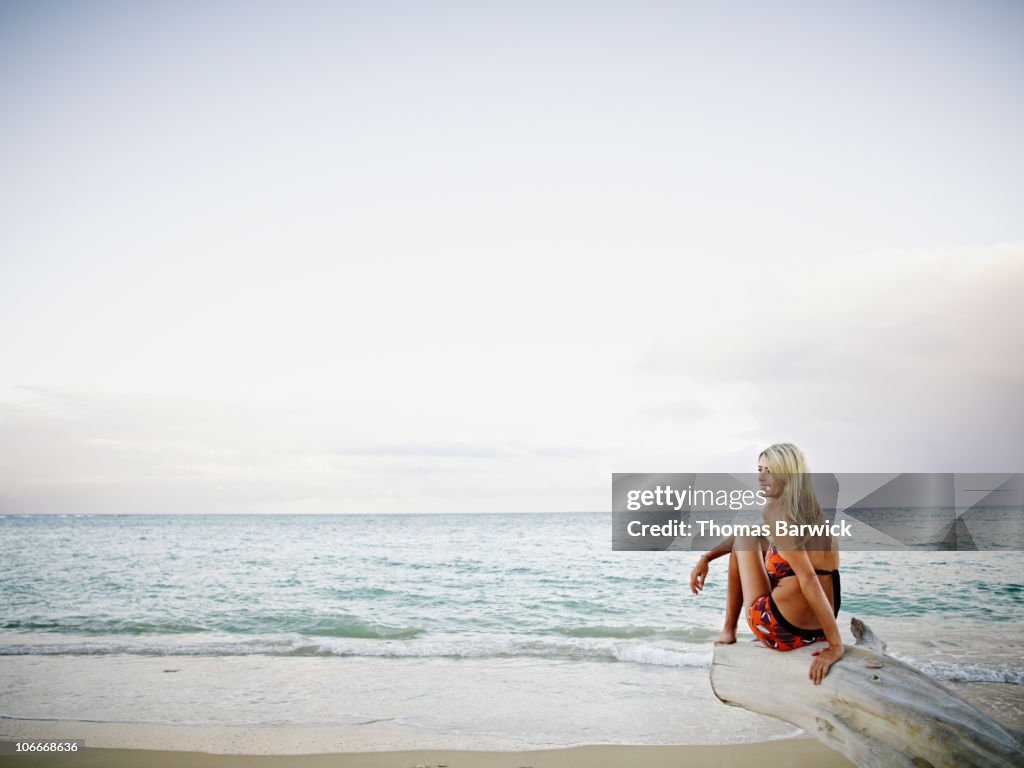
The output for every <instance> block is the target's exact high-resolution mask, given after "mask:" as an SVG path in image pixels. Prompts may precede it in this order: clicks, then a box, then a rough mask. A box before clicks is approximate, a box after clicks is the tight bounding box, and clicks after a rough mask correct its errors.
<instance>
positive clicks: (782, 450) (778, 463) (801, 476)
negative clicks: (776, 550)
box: [761, 443, 825, 546]
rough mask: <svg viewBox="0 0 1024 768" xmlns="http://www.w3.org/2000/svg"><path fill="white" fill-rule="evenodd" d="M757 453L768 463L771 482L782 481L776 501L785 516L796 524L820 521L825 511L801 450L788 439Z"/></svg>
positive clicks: (816, 523) (798, 543) (823, 517)
mask: <svg viewBox="0 0 1024 768" xmlns="http://www.w3.org/2000/svg"><path fill="white" fill-rule="evenodd" d="M761 456H764V460H765V464H767V465H768V471H769V472H770V473H771V475H772V482H774V483H779V484H781V485H782V492H781V493H780V494H779V505H780V506H781V508H782V513H783V515H784V517H785V519H786V520H787V521H788V522H790V523H795V524H796V525H804V524H807V525H820V524H821V523H824V522H825V514H824V512H822V511H821V504H820V503H818V495H817V494H816V493H815V492H814V486H813V485H812V484H811V474H810V469H808V467H807V459H806V458H805V457H804V453H803V451H801V450H800V449H799V448H797V447H796V446H795V445H793V444H792V443H776V444H775V445H770V446H768V447H767V448H765V449H764V450H763V451H761ZM810 538H811V536H804V537H802V538H801V539H799V541H798V542H797V546H803V545H804V544H805V543H807V541H808V539H810ZM814 538H817V537H814Z"/></svg>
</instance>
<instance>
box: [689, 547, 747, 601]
mask: <svg viewBox="0 0 1024 768" xmlns="http://www.w3.org/2000/svg"><path fill="white" fill-rule="evenodd" d="M735 541H736V537H735V536H730V537H729V538H728V539H722V541H720V542H718V543H717V544H716V545H715V546H713V547H712V548H711V551H710V552H709V553H707V554H706V555H701V556H700V559H699V560H698V561H697V564H696V565H695V566H693V570H692V571H690V591H691V592H693V594H695V595H696V594H698V593H699V592H700V591H701V590H702V589H704V580H705V579H706V578H707V577H708V564H709V563H710V562H711V561H712V560H714V559H715V558H716V557H721V556H722V555H724V554H726V553H728V552H732V545H733V543H734V542H735Z"/></svg>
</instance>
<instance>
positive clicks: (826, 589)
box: [690, 443, 845, 685]
mask: <svg viewBox="0 0 1024 768" xmlns="http://www.w3.org/2000/svg"><path fill="white" fill-rule="evenodd" d="M757 472H758V485H759V487H760V488H761V490H762V491H763V492H764V495H765V496H766V497H767V499H768V503H767V504H765V508H764V512H763V519H764V522H765V523H766V524H767V525H768V526H769V530H771V531H775V530H776V526H775V523H776V521H779V520H783V521H785V522H786V523H787V524H796V525H805V524H809V525H817V524H821V523H824V522H825V516H824V514H823V513H822V511H821V505H820V504H819V503H818V499H817V497H816V495H815V493H814V488H813V487H812V486H811V482H810V474H809V472H808V469H807V461H806V459H805V458H804V455H803V453H802V452H801V451H800V449H799V448H797V447H796V446H795V445H792V444H790V443H777V444H775V445H773V446H771V447H769V448H766V449H765V450H764V451H763V452H762V453H761V455H760V456H759V457H758V460H757ZM808 544H810V545H811V546H810V547H808V546H807V545H808ZM725 554H728V555H729V580H728V590H727V592H728V596H727V598H726V607H725V626H724V627H723V629H722V634H721V635H719V636H718V639H717V640H716V641H715V642H716V643H735V642H736V624H737V622H738V621H739V617H740V610H741V608H744V607H745V608H746V619H747V623H748V625H749V626H750V629H751V631H752V632H753V633H754V635H755V637H757V639H758V640H760V641H761V642H762V643H763V644H764V645H765V646H767V647H768V648H771V649H773V650H776V651H790V650H792V649H794V648H800V647H801V646H804V645H810V644H811V643H815V642H818V641H819V640H826V641H827V642H828V647H827V648H820V649H818V650H815V651H814V652H813V653H812V654H811V655H812V656H814V657H815V658H814V661H813V662H811V669H810V672H809V673H808V677H810V678H811V680H812V681H813V682H814V684H815V685H817V684H818V683H820V682H821V680H822V678H823V677H825V675H827V674H828V670H829V667H831V666H832V665H833V664H835V663H836V662H837V661H838V660H839V659H841V658H842V657H843V653H844V652H845V649H844V648H843V641H842V638H841V637H840V634H839V625H838V624H836V616H838V615H839V603H840V599H841V595H840V585H839V550H838V548H836V546H835V543H834V541H833V540H832V538H831V537H830V536H827V535H826V536H825V537H817V538H815V539H813V540H811V539H809V538H808V537H801V538H799V539H797V538H792V537H789V536H772V537H771V538H770V539H765V538H764V537H760V538H758V537H736V536H730V537H729V538H728V539H726V540H724V541H723V542H722V543H721V544H719V545H718V546H716V547H715V548H714V549H712V550H711V551H710V552H709V553H707V554H705V555H701V557H700V560H698V561H697V565H696V567H694V569H693V571H692V572H691V573H690V590H691V591H692V592H693V593H694V594H698V593H699V592H700V590H701V589H703V588H704V581H705V579H706V578H707V574H708V564H709V563H710V562H711V561H712V560H714V559H715V558H717V557H720V556H721V555H725ZM789 577H794V578H789Z"/></svg>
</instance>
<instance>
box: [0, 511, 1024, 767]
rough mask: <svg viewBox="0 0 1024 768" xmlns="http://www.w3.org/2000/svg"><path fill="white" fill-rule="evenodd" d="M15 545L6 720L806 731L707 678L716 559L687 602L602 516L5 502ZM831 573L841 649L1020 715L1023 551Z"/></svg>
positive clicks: (866, 555) (860, 560)
mask: <svg viewBox="0 0 1024 768" xmlns="http://www.w3.org/2000/svg"><path fill="white" fill-rule="evenodd" d="M0 552H2V553H3V577H2V580H0V716H3V717H7V718H29V719H68V720H94V721H96V720H98V721H110V722H147V723H160V724H173V723H182V724H185V723H187V724H251V725H261V724H296V723H297V724H332V723H337V724H340V725H348V726H355V725H358V724H360V723H363V722H382V721H386V722H388V723H391V724H393V725H394V727H395V728H406V729H413V730H416V731H417V732H419V733H421V734H424V733H428V734H437V735H438V738H442V735H443V734H447V738H448V739H449V741H450V739H451V737H452V734H456V735H459V738H460V739H462V740H461V741H460V745H462V746H465V745H472V746H480V747H482V748H487V747H494V748H507V747H508V746H509V745H511V746H512V747H513V748H515V747H526V746H552V745H567V744H572V743H701V742H703V743H726V742H732V741H748V740H757V739H763V738H781V737H784V736H787V735H792V734H793V733H794V730H795V729H793V728H792V727H791V726H788V725H786V724H783V723H778V721H774V720H771V719H770V718H763V717H761V716H758V715H753V714H752V713H746V712H744V711H742V710H738V709H735V708H731V707H727V706H726V705H723V704H721V703H719V702H718V701H717V700H716V699H714V697H713V695H712V694H711V692H710V686H709V684H708V682H707V671H708V668H709V665H710V661H711V655H712V640H713V639H714V638H715V637H716V636H717V634H718V632H719V630H720V626H721V617H722V611H723V606H724V601H725V573H726V560H725V559H724V558H723V559H720V560H717V561H715V562H714V563H713V564H712V566H711V573H710V575H709V578H708V581H707V585H706V587H705V589H704V591H703V593H702V594H701V595H699V596H694V595H692V594H691V593H690V590H689V587H688V581H689V572H690V569H691V568H692V567H693V564H694V562H695V560H696V554H695V553H693V552H673V551H669V552H614V551H612V548H611V516H610V515H609V514H607V513H595V514H453V515H338V516H305V515H281V516H262V515H252V516H227V515H176V516H148V515H139V516H113V515H111V516H103V515H97V516H77V515H62V516H18V515H8V516H3V517H0ZM841 570H842V578H843V601H842V610H841V612H840V614H839V623H840V628H841V629H842V630H843V632H844V636H846V637H847V639H850V640H851V642H852V638H850V636H849V620H850V618H851V617H853V616H856V617H858V618H860V619H862V620H864V621H866V622H867V623H868V624H869V625H870V626H871V627H872V628H873V629H874V630H875V631H876V633H877V634H878V635H880V636H881V637H882V638H883V639H884V640H885V641H886V642H887V643H888V646H889V653H890V654H892V655H893V656H896V657H898V658H900V659H902V660H904V661H906V662H908V663H910V664H912V665H914V666H916V667H918V668H919V669H921V670H922V671H923V672H924V673H925V674H928V675H930V676H932V677H934V678H935V679H937V680H939V681H940V682H943V683H944V684H947V685H949V686H950V687H953V688H954V689H955V690H957V692H960V693H962V695H965V697H967V698H969V699H970V700H972V701H974V702H976V703H977V704H978V705H979V706H982V707H983V708H985V707H987V708H989V709H990V710H991V711H998V712H1001V713H1003V715H1004V717H1003V719H1004V720H1005V721H1007V722H1011V723H1012V724H1014V725H1015V727H1018V728H1019V727H1021V726H1020V723H1021V722H1024V633H1022V630H1024V610H1022V609H1024V553H1022V552H1010V551H1002V552H934V551H933V552H924V551H917V552H893V551H888V552H847V553H844V554H843V557H842V564H841ZM751 637H752V636H751V635H750V633H749V630H747V629H746V627H745V626H744V625H743V624H742V623H741V625H740V641H741V642H743V641H747V640H749V639H750V638H751ZM695 715H699V717H698V718H697V719H698V720H699V722H693V720H694V717H695ZM444 746H453V745H452V744H451V743H445V744H444Z"/></svg>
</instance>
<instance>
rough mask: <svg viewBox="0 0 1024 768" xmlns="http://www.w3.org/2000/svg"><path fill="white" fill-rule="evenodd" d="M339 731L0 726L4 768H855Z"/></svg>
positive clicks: (793, 746) (695, 750) (773, 757)
mask: <svg viewBox="0 0 1024 768" xmlns="http://www.w3.org/2000/svg"><path fill="white" fill-rule="evenodd" d="M342 733H343V729H339V728H337V727H336V726H295V725H285V726H271V725H263V726H253V727H246V728H242V727H229V726H185V725H166V726H165V725H143V724H124V723H88V722H76V721H59V720H55V721H42V720H10V719H7V720H2V721H0V744H2V745H3V747H4V749H3V750H2V753H0V765H18V766H26V767H28V766H75V767H77V768H129V766H154V767H155V768H172V767H173V766H182V768H242V766H247V767H248V768H286V767H290V766H296V767H297V768H328V767H329V766H331V767H334V768H413V767H414V766H422V767H423V768H591V767H592V768H602V767H604V766H607V767H608V768H612V766H615V768H618V767H619V766H622V765H636V766H642V767H644V768H669V767H670V766H671V767H672V768H675V766H679V765H687V766H693V767H694V768H702V767H707V768H712V767H713V766H714V767H717V768H740V767H741V766H746V765H752V764H754V763H755V761H757V762H762V761H764V760H766V759H767V760H768V761H769V762H770V764H771V765H773V766H775V768H798V767H799V766H804V765H816V766H821V768H853V763H851V762H850V761H849V760H847V759H846V758H845V757H843V756H842V755H840V754H839V753H837V752H834V751H832V750H830V749H829V748H828V747H826V746H824V745H823V744H821V743H819V742H818V741H817V740H815V739H813V738H811V737H808V736H795V737H789V738H784V739H776V740H773V741H760V742H744V743H733V744H584V745H575V746H566V747H558V748H545V749H524V750H501V751H484V750H467V749H437V748H424V749H386V748H385V749H372V750H364V749H358V748H354V746H355V745H352V744H344V743H342V742H343V741H345V739H344V738H342ZM29 738H35V739H55V740H59V739H65V740H68V739H82V740H84V741H85V746H84V748H83V749H82V750H81V751H79V752H76V753H52V752H51V753H40V752H36V753H25V754H12V753H11V752H9V751H8V749H9V748H10V747H9V746H8V745H11V744H12V743H13V742H14V741H17V740H20V739H29Z"/></svg>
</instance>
